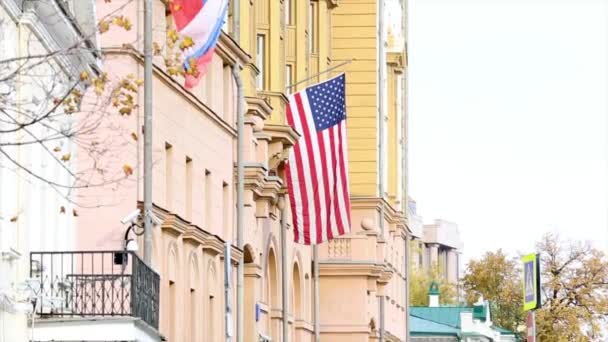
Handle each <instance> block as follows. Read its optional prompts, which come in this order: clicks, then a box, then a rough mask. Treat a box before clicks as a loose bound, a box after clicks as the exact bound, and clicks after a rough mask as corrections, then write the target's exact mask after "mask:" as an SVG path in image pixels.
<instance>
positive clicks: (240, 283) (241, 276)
mask: <svg viewBox="0 0 608 342" xmlns="http://www.w3.org/2000/svg"><path fill="white" fill-rule="evenodd" d="M236 5H237V4H236V3H235V6H236ZM240 69H241V66H240V65H238V64H237V65H235V66H233V67H232V75H233V76H234V80H235V82H236V86H237V103H236V126H237V152H236V159H237V162H236V163H237V164H236V182H237V184H236V186H237V188H236V245H237V247H238V248H239V249H240V250H243V248H244V243H243V215H244V210H245V204H244V203H243V199H244V191H245V168H244V151H243V149H244V139H245V137H244V135H245V132H244V131H245V118H244V113H243V96H244V92H243V80H242V79H241V70H240ZM243 262H244V259H243V257H242V256H241V259H240V260H239V263H238V265H237V269H236V272H237V276H236V336H237V337H236V338H237V341H238V342H243V340H244V336H243V335H244V319H245V311H244V305H245V304H244V303H245V289H244V282H245V265H243Z"/></svg>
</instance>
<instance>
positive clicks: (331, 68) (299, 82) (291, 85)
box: [285, 58, 357, 90]
mask: <svg viewBox="0 0 608 342" xmlns="http://www.w3.org/2000/svg"><path fill="white" fill-rule="evenodd" d="M356 60H357V59H356V58H351V59H349V60H347V61H344V62H342V63H340V64H336V65H334V66H332V67H330V68H327V69H325V70H323V71H321V72H318V73H316V74H314V75H312V76H310V77H307V78H305V79H303V80H299V81H298V82H296V83H292V84H290V85H288V86H286V87H285V90H289V89H291V88H293V87H295V86H297V85H299V84H302V83H304V82H306V81H310V80H312V79H313V78H315V77H317V76H320V75H323V74H326V73H328V72H330V71H333V70H336V69H338V68H339V67H341V66H344V65H347V64H350V63H352V62H354V61H356Z"/></svg>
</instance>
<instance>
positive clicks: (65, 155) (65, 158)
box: [61, 153, 72, 162]
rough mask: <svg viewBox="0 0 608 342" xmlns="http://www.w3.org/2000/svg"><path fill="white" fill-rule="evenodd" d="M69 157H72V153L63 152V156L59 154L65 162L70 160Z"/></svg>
mask: <svg viewBox="0 0 608 342" xmlns="http://www.w3.org/2000/svg"><path fill="white" fill-rule="evenodd" d="M70 158H72V155H71V154H69V153H66V154H64V155H63V156H61V160H62V161H64V162H67V161H69V160H70Z"/></svg>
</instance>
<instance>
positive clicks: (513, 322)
mask: <svg viewBox="0 0 608 342" xmlns="http://www.w3.org/2000/svg"><path fill="white" fill-rule="evenodd" d="M462 285H463V290H464V292H465V299H466V302H467V304H468V305H473V304H474V303H475V302H476V301H477V300H478V299H479V297H480V296H483V298H484V299H487V300H489V301H490V302H491V303H492V316H493V317H492V321H493V322H494V323H495V324H496V325H498V326H500V327H502V328H505V329H509V330H512V331H517V330H518V329H517V328H518V327H519V326H520V325H521V324H523V323H524V314H523V311H522V306H523V301H522V289H521V268H520V267H519V261H518V260H517V259H515V258H511V257H509V256H507V255H506V254H505V253H504V252H503V251H502V250H500V249H499V250H498V251H496V252H486V254H484V255H483V256H482V257H481V258H479V259H473V260H471V261H470V262H469V263H468V265H467V268H466V271H465V275H464V278H463V279H462Z"/></svg>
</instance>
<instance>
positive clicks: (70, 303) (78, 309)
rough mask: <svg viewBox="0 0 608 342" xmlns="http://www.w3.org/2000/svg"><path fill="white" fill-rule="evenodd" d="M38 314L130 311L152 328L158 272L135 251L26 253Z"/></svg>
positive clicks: (127, 313) (123, 313)
mask: <svg viewBox="0 0 608 342" xmlns="http://www.w3.org/2000/svg"><path fill="white" fill-rule="evenodd" d="M30 277H31V278H32V279H36V280H38V281H39V284H40V285H39V288H38V289H36V290H35V292H36V296H35V297H36V299H37V301H36V313H37V314H38V315H40V316H41V317H87V316H133V317H139V318H141V319H142V320H143V321H144V322H146V323H148V324H149V325H151V326H152V327H154V328H156V329H158V315H159V285H160V277H159V275H158V274H157V273H156V272H154V271H153V270H152V269H151V268H150V267H148V265H146V264H145V263H144V262H143V261H142V260H141V259H140V258H139V257H138V256H137V255H136V254H135V253H132V252H127V251H94V252H89V251H86V252H85V251H75V252H32V253H30Z"/></svg>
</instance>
